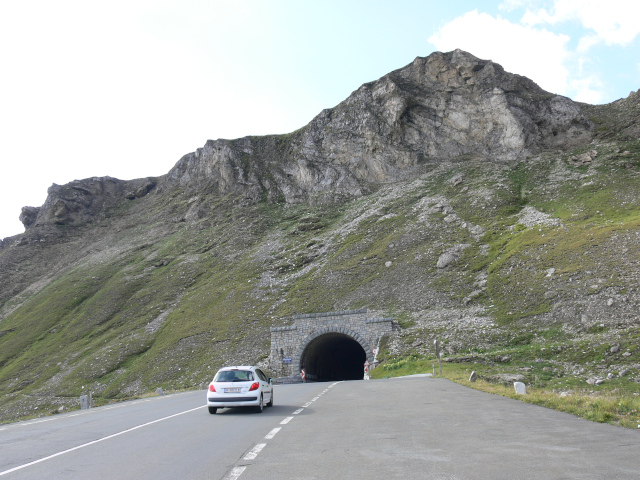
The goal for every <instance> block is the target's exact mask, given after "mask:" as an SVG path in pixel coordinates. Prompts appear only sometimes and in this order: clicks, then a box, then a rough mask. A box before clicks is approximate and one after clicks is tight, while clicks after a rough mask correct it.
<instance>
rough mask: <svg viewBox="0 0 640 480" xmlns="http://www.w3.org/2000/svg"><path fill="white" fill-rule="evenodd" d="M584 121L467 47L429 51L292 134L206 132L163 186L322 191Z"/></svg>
mask: <svg viewBox="0 0 640 480" xmlns="http://www.w3.org/2000/svg"><path fill="white" fill-rule="evenodd" d="M592 131H593V125H592V123H591V122H590V121H589V119H588V118H587V117H586V116H585V115H584V113H583V112H582V110H581V107H580V106H579V105H578V104H576V103H575V102H573V101H571V100H570V99H568V98H566V97H562V96H559V95H554V94H551V93H549V92H546V91H544V90H543V89H541V88H540V87H538V86H537V85H536V84H535V83H534V82H533V81H531V80H529V79H527V78H525V77H522V76H519V75H515V74H511V73H508V72H505V71H504V69H503V68H502V67H501V66H500V65H498V64H496V63H494V62H492V61H489V60H481V59H478V58H476V57H474V56H473V55H471V54H469V53H467V52H463V51H461V50H455V51H453V52H449V53H440V52H437V53H433V54H432V55H429V56H428V57H424V58H423V57H418V58H416V59H415V60H414V61H413V62H412V63H411V64H409V65H407V66H406V67H404V68H401V69H399V70H396V71H394V72H391V73H389V74H388V75H385V76H384V77H382V78H381V79H379V80H377V81H374V82H370V83H367V84H364V85H362V86H361V87H360V88H359V89H357V90H356V91H355V92H353V93H352V94H351V95H350V96H349V97H348V98H347V99H346V100H345V101H343V102H342V103H340V104H339V105H338V106H336V107H334V108H331V109H326V110H323V111H322V112H321V113H320V114H319V115H318V116H317V117H316V118H314V119H313V120H312V121H311V122H310V123H309V124H308V125H307V126H306V127H304V128H302V129H301V130H299V131H297V132H294V133H292V134H289V135H281V136H271V137H261V138H256V137H247V138H243V139H239V140H234V141H229V140H216V141H209V142H207V144H206V145H205V147H204V148H202V149H199V150H198V151H196V152H194V153H192V154H189V155H186V156H185V157H183V159H181V160H180V162H178V164H177V165H176V166H175V168H174V169H172V171H171V172H170V173H169V175H168V177H167V181H166V185H165V186H170V185H175V184H179V185H181V186H184V187H186V188H188V189H191V190H194V191H195V190H197V189H199V188H203V187H205V186H209V187H212V188H214V189H215V190H216V191H218V192H219V193H230V192H233V191H238V192H243V193H244V194H245V196H247V197H248V198H253V199H256V198H261V197H262V196H263V195H265V196H266V197H267V198H269V199H270V200H272V201H273V200H278V199H282V200H284V201H286V202H291V203H296V202H300V201H312V202H313V201H324V200H327V199H328V198H335V197H336V196H338V197H342V196H347V197H353V196H358V195H361V194H362V193H363V192H366V191H367V190H368V189H369V188H370V187H371V185H372V184H379V183H386V182H393V181H396V180H399V179H401V178H406V176H407V175H410V174H411V172H413V171H415V168H416V167H419V166H420V165H421V164H424V163H430V162H441V161H445V160H448V159H454V158H462V157H465V156H472V157H481V158H485V159H486V160H488V161H498V162H510V161H514V160H517V159H522V158H526V157H527V156H528V155H531V154H535V153H538V152H540V151H543V150H545V149H558V148H572V147H575V146H576V145H579V144H582V143H585V142H589V141H590V140H591V138H592ZM265 171H268V172H269V174H268V175H266V174H265Z"/></svg>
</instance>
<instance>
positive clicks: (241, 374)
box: [213, 370, 253, 382]
mask: <svg viewBox="0 0 640 480" xmlns="http://www.w3.org/2000/svg"><path fill="white" fill-rule="evenodd" d="M252 380H253V372H251V371H250V370H224V371H222V372H218V373H216V376H215V378H214V379H213V381H214V382H250V381H252Z"/></svg>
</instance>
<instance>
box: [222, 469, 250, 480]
mask: <svg viewBox="0 0 640 480" xmlns="http://www.w3.org/2000/svg"><path fill="white" fill-rule="evenodd" d="M245 468H247V467H233V470H231V473H229V475H227V476H226V477H225V480H237V478H238V477H240V475H242V472H244V470H245Z"/></svg>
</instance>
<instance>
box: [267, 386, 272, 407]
mask: <svg viewBox="0 0 640 480" xmlns="http://www.w3.org/2000/svg"><path fill="white" fill-rule="evenodd" d="M267 407H273V390H271V398H270V399H269V403H267Z"/></svg>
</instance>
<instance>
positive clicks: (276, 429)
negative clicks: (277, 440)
mask: <svg viewBox="0 0 640 480" xmlns="http://www.w3.org/2000/svg"><path fill="white" fill-rule="evenodd" d="M281 429H282V427H278V428H274V429H273V430H271V431H270V432H269V433H267V434H266V435H265V436H264V438H266V439H267V440H271V439H272V438H273V437H275V436H276V433H278V432H279V431H280V430H281Z"/></svg>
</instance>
